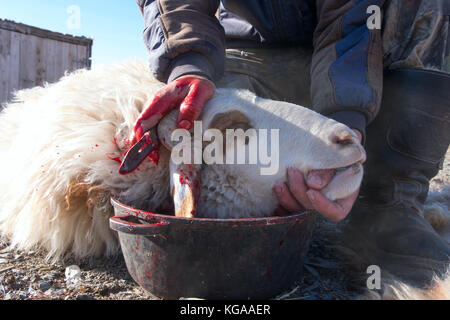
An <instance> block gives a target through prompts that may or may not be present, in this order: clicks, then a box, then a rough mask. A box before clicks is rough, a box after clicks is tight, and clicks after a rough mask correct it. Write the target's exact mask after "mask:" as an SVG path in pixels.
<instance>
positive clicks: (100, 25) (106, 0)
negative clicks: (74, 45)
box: [0, 0, 147, 66]
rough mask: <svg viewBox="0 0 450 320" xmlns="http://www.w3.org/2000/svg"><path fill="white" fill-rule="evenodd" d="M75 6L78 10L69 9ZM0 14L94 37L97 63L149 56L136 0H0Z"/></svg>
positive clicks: (0, 16)
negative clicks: (78, 13) (143, 38)
mask: <svg viewBox="0 0 450 320" xmlns="http://www.w3.org/2000/svg"><path fill="white" fill-rule="evenodd" d="M73 6H76V7H75V10H74V11H70V12H68V9H69V8H71V7H73ZM77 8H79V12H80V15H79V17H80V19H79V22H80V24H79V25H78V24H77V20H78V19H77V15H76V13H77V10H78V9H77ZM0 18H1V19H8V20H13V21H16V22H21V23H25V24H29V25H32V26H35V27H39V28H43V29H49V30H52V31H57V32H61V33H67V34H73V35H76V36H86V37H92V38H94V46H93V52H92V58H93V60H92V62H93V65H94V66H95V65H99V64H109V63H113V62H117V61H121V60H123V59H127V58H134V57H137V58H142V59H147V49H146V48H145V45H144V43H143V40H142V31H143V29H144V22H143V19H142V16H141V13H140V11H139V9H138V6H137V5H136V2H135V1H134V0H20V1H18V0H0Z"/></svg>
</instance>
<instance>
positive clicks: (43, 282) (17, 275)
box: [0, 152, 450, 300]
mask: <svg viewBox="0 0 450 320" xmlns="http://www.w3.org/2000/svg"><path fill="white" fill-rule="evenodd" d="M447 185H450V152H448V153H447V157H446V162H445V164H444V168H443V170H441V172H440V173H439V175H438V176H437V177H436V178H435V179H433V181H432V184H431V190H432V191H435V192H439V191H440V190H442V188H443V187H444V186H447ZM449 206H450V204H449ZM330 228H333V225H332V224H331V223H330V222H328V221H326V220H325V219H322V218H321V219H319V221H318V224H317V227H316V230H315V232H314V235H313V241H312V244H311V249H310V251H309V253H308V257H307V261H306V264H305V266H304V277H303V279H301V280H299V281H298V283H296V284H295V285H294V286H293V287H292V288H291V289H290V290H288V291H286V292H284V293H282V294H280V295H279V296H278V297H274V298H275V299H299V300H302V299H305V300H309V299H334V300H343V299H354V298H357V297H359V296H360V294H361V291H360V288H359V287H358V285H357V284H355V283H354V282H355V281H353V280H354V279H352V276H351V275H350V274H349V273H348V272H346V270H345V268H344V265H343V263H342V262H341V261H340V259H339V258H338V257H337V256H336V255H335V254H334V251H333V249H332V248H333V243H332V241H331V240H330V238H328V237H327V234H329V232H322V231H323V230H325V229H326V230H328V231H329V230H330ZM44 257H45V254H44V253H42V252H29V253H27V254H25V253H23V252H18V251H14V250H12V251H11V250H9V249H8V243H7V241H6V240H0V300H2V299H4V300H11V299H12V300H38V299H42V300H53V299H57V300H93V299H100V300H142V299H157V298H156V297H153V296H152V295H151V294H149V293H147V292H146V291H145V290H144V289H142V288H141V287H140V286H139V285H137V284H136V283H135V282H134V281H133V279H132V278H131V276H130V275H129V274H128V272H127V268H126V266H125V262H124V260H123V257H122V255H119V256H117V257H115V258H110V259H97V260H93V261H83V262H80V261H71V260H67V261H64V262H59V263H56V264H49V263H47V262H46V261H45V259H44ZM71 265H78V266H79V267H80V269H81V275H80V278H79V280H78V281H75V280H70V276H69V278H66V274H65V273H66V268H67V267H69V266H71Z"/></svg>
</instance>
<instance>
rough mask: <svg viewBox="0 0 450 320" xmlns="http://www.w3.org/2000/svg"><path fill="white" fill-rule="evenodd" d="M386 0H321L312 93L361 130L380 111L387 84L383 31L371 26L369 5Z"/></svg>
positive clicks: (317, 102)
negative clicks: (384, 88)
mask: <svg viewBox="0 0 450 320" xmlns="http://www.w3.org/2000/svg"><path fill="white" fill-rule="evenodd" d="M383 3H384V0H360V1H354V0H353V1H349V0H338V1H336V0H316V4H317V16H318V26H317V28H316V30H315V34H314V55H313V59H312V68H311V77H312V85H311V93H312V99H313V107H314V110H316V111H318V112H320V113H322V114H324V115H326V116H328V117H330V118H332V119H334V120H337V121H339V122H342V123H344V124H346V125H347V126H349V127H350V128H352V129H357V130H358V131H359V132H361V133H362V135H363V137H364V136H365V128H366V126H367V125H368V124H369V123H370V122H371V121H372V120H373V119H374V118H375V116H376V115H377V113H378V110H379V107H380V104H381V97H382V88H383V50H382V41H381V32H380V30H376V29H375V30H369V28H368V27H367V20H368V18H369V17H370V14H368V13H367V8H368V7H369V6H371V5H378V6H379V7H380V8H381V9H382V5H383Z"/></svg>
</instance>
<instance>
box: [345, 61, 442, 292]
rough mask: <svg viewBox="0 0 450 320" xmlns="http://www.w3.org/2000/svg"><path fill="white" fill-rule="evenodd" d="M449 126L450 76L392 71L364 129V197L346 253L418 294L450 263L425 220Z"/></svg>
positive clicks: (348, 229)
mask: <svg viewBox="0 0 450 320" xmlns="http://www.w3.org/2000/svg"><path fill="white" fill-rule="evenodd" d="M449 123H450V75H448V74H445V73H440V72H434V71H424V70H416V69H408V70H406V69H405V70H395V71H389V72H388V73H387V74H386V75H385V80H384V92H383V102H382V105H381V109H380V113H379V115H378V117H377V118H376V120H375V121H374V122H373V123H372V124H371V125H370V126H369V127H368V128H367V134H366V137H367V138H366V146H365V147H366V151H367V162H366V163H365V174H364V179H363V185H362V187H361V193H360V197H359V199H358V201H357V202H356V203H355V206H354V208H353V210H352V212H351V214H350V216H349V219H348V223H347V225H346V226H345V228H344V236H345V242H346V245H347V246H349V247H352V248H353V249H354V250H355V251H356V252H357V253H358V255H360V256H361V257H363V258H364V260H365V261H367V262H368V263H370V264H375V265H378V266H380V268H381V270H382V272H383V270H384V271H387V272H389V273H390V274H393V275H395V276H396V277H398V278H400V279H401V280H403V281H405V282H408V283H410V284H412V285H415V286H419V287H427V286H429V285H430V284H431V282H432V278H433V276H434V275H437V276H440V277H442V276H443V274H444V272H445V271H446V270H447V268H448V266H449V263H450V246H449V244H448V243H447V242H446V241H444V240H443V239H442V238H441V237H440V236H439V235H438V234H437V233H436V232H435V231H434V229H433V228H432V227H431V226H430V224H429V223H428V222H427V221H426V220H425V219H424V218H423V205H424V203H425V200H426V197H427V194H428V189H429V181H430V179H431V178H433V177H434V176H435V175H436V174H437V173H438V171H439V170H440V168H442V164H443V160H444V158H445V154H446V152H447V149H448V146H449V142H450V125H449Z"/></svg>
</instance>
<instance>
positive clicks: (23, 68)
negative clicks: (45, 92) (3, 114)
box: [0, 19, 93, 108]
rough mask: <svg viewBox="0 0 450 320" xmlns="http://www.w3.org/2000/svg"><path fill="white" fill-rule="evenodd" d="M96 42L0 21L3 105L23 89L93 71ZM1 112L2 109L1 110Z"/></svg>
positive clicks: (0, 72) (0, 74)
mask: <svg viewBox="0 0 450 320" xmlns="http://www.w3.org/2000/svg"><path fill="white" fill-rule="evenodd" d="M92 43H93V40H92V39H89V38H85V37H75V36H72V35H66V34H62V33H57V32H52V31H49V30H44V29H39V28H35V27H32V26H28V25H25V24H21V23H16V22H13V21H8V20H2V19H0V104H2V103H4V102H6V101H7V100H9V99H10V98H11V95H12V92H14V91H15V90H19V89H24V88H31V87H34V86H38V85H42V84H43V83H44V82H55V81H57V80H59V79H60V78H61V77H62V76H63V75H64V74H65V72H66V71H69V72H70V71H74V70H77V69H81V68H90V67H91V53H92ZM0 108H1V107H0Z"/></svg>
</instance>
